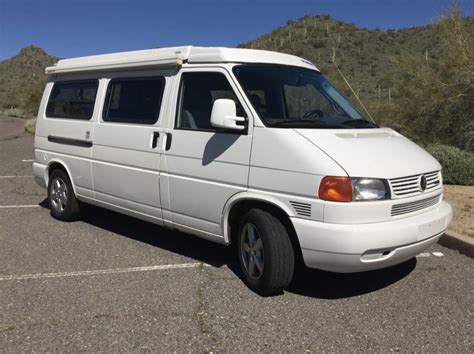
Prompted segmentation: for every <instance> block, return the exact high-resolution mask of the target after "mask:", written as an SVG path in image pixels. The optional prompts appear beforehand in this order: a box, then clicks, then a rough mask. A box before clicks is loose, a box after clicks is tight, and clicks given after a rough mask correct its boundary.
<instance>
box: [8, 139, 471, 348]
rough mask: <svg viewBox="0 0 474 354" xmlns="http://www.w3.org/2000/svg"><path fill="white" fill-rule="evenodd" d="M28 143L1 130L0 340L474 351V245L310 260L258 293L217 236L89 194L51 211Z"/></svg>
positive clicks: (31, 344)
mask: <svg viewBox="0 0 474 354" xmlns="http://www.w3.org/2000/svg"><path fill="white" fill-rule="evenodd" d="M32 146H33V138H32V137H31V136H28V135H25V134H22V135H21V136H19V137H18V138H16V139H10V140H6V141H0V158H1V163H0V176H2V177H1V178H0V205H1V206H2V207H0V245H1V247H0V351H5V352H19V351H84V350H85V351H99V350H100V351H145V350H160V351H171V350H174V351H178V350H179V351H196V352H203V351H216V350H227V351H234V350H238V351H245V352H250V351H253V350H259V351H269V350H285V351H290V350H291V351H298V352H302V351H304V350H310V351H337V352H341V351H351V352H352V351H377V352H382V351H383V352H386V351H424V352H473V351H474V344H473V343H474V340H473V330H474V328H473V326H474V323H473V319H474V317H473V315H474V298H473V293H474V262H473V260H472V259H471V258H467V257H465V256H463V255H460V254H459V253H457V252H455V251H452V250H449V249H446V248H443V247H441V246H439V245H435V246H433V247H432V248H431V249H429V252H427V253H425V254H423V256H422V257H418V258H416V259H412V260H410V261H408V262H406V263H404V264H402V265H400V266H397V267H393V268H390V269H386V270H380V271H375V272H368V273H362V274H351V275H338V274H331V273H326V272H321V271H315V270H308V269H305V270H301V271H300V272H299V273H298V277H297V279H296V280H295V281H294V283H293V284H292V285H291V287H290V288H289V289H288V290H287V291H286V292H285V293H284V294H283V295H281V296H277V297H270V298H262V297H259V296H258V295H256V294H254V293H253V292H251V291H250V290H249V289H248V288H247V287H246V286H245V285H244V284H243V283H242V281H241V280H240V278H239V272H238V270H237V269H236V267H235V257H234V256H233V252H231V250H230V249H227V248H225V247H222V246H219V245H215V244H213V243H210V242H208V241H204V240H200V239H197V238H194V237H192V236H187V235H184V234H182V233H178V232H171V231H168V230H165V229H162V228H159V227H157V226H154V225H151V224H148V223H146V222H142V221H138V220H134V219H132V218H129V217H125V216H121V215H119V214H116V213H113V212H109V211H105V210H101V209H96V208H91V209H90V210H89V212H88V215H87V216H86V217H85V218H84V220H82V221H79V222H74V223H62V222H59V221H56V220H54V219H53V218H51V217H50V215H49V210H48V209H47V208H46V207H45V203H44V198H45V191H43V190H42V189H41V188H39V187H37V186H36V185H35V184H34V181H33V179H32V178H31V177H28V176H29V175H31V162H30V161H23V160H29V159H31V158H32V157H33V154H32ZM12 175H14V176H18V177H3V176H12ZM18 205H22V206H23V207H16V208H13V206H18ZM5 206H8V207H5ZM432 252H441V253H442V254H443V256H434V255H433V254H432Z"/></svg>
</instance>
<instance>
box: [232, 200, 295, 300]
mask: <svg viewBox="0 0 474 354" xmlns="http://www.w3.org/2000/svg"><path fill="white" fill-rule="evenodd" d="M259 240H260V241H259ZM237 254H238V258H239V264H240V268H241V270H242V274H243V279H244V282H245V283H246V285H247V286H248V287H249V288H250V289H252V290H253V291H255V292H256V293H258V294H260V295H263V296H269V295H277V294H281V293H282V292H283V290H284V289H285V288H286V287H287V286H288V285H289V284H290V282H291V280H292V278H293V273H294V267H295V253H294V250H293V246H292V243H291V240H290V236H289V234H288V231H287V230H286V228H285V226H283V224H282V223H281V222H280V221H279V220H278V219H277V218H276V217H275V216H274V215H272V214H271V213H269V212H267V211H265V210H262V209H251V210H249V211H248V212H247V213H246V214H245V215H244V217H243V218H242V221H241V222H240V225H239V228H238V237H237Z"/></svg>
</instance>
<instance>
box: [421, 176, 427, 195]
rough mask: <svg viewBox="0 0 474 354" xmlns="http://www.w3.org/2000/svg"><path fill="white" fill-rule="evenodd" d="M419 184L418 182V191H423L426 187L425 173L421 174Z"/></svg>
mask: <svg viewBox="0 0 474 354" xmlns="http://www.w3.org/2000/svg"><path fill="white" fill-rule="evenodd" d="M419 184H420V186H419V187H420V191H421V192H424V191H425V189H426V176H425V175H421V177H420V182H419Z"/></svg>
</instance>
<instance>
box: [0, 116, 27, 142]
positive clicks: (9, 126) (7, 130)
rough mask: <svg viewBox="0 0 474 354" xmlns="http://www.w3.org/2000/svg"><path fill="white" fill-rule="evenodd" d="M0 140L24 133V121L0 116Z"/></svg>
mask: <svg viewBox="0 0 474 354" xmlns="http://www.w3.org/2000/svg"><path fill="white" fill-rule="evenodd" d="M0 120H1V122H0V140H5V139H9V138H13V137H16V136H18V135H20V134H21V133H23V132H24V131H25V128H24V126H25V122H26V119H19V118H10V117H3V116H0Z"/></svg>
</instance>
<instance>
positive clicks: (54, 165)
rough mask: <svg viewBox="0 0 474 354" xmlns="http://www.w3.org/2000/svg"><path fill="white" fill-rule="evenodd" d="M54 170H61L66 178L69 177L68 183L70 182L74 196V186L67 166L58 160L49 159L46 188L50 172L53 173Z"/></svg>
mask: <svg viewBox="0 0 474 354" xmlns="http://www.w3.org/2000/svg"><path fill="white" fill-rule="evenodd" d="M56 169H60V170H63V171H64V172H65V173H66V174H67V176H68V177H69V181H71V185H72V189H73V191H74V194H76V185H75V183H74V180H73V178H72V175H71V171H70V170H69V168H68V167H67V165H66V164H65V163H64V161H62V160H60V159H51V160H50V161H49V162H48V167H47V169H46V176H45V178H46V186H49V176H50V175H51V172H53V171H54V170H56Z"/></svg>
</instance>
